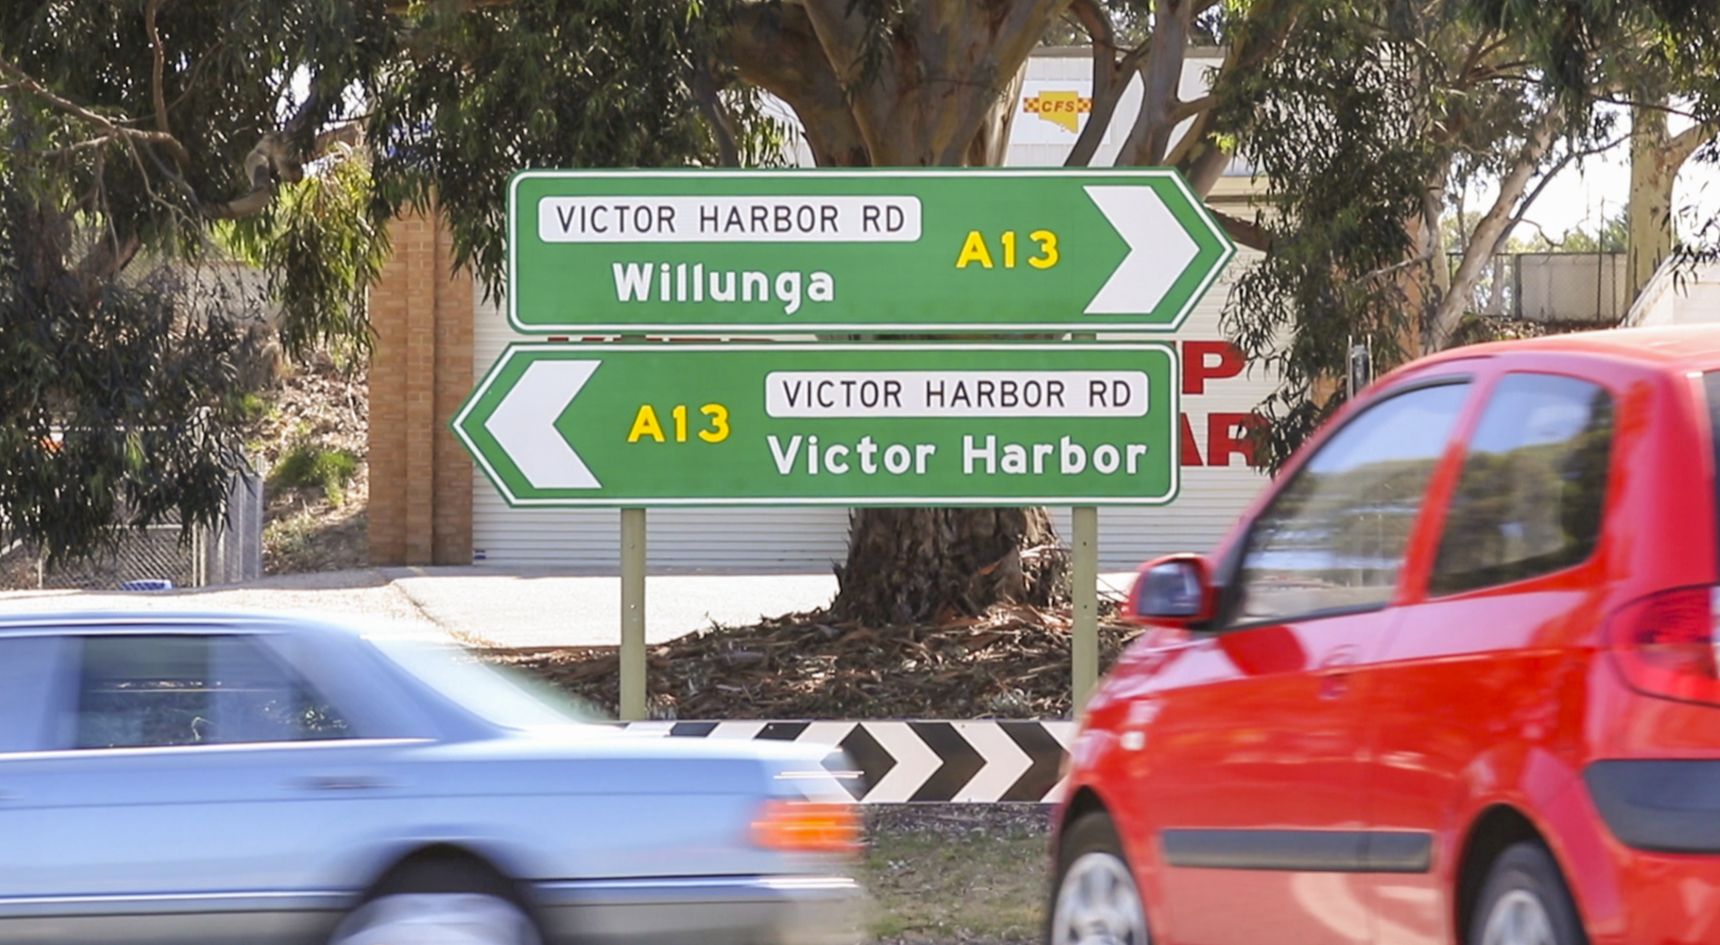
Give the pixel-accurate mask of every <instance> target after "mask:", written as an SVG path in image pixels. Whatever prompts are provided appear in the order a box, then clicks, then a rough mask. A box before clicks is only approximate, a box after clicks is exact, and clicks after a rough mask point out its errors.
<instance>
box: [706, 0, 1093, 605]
mask: <svg viewBox="0 0 1720 945" xmlns="http://www.w3.org/2000/svg"><path fill="white" fill-rule="evenodd" d="M1068 3H1069V0H920V2H918V3H912V4H907V5H906V7H905V8H904V9H903V10H901V11H899V12H892V6H891V5H890V4H885V3H882V2H875V0H873V2H869V0H803V2H799V3H784V4H780V5H776V4H764V3H757V4H745V5H742V6H741V7H740V8H739V9H738V11H737V14H736V21H735V23H734V26H733V30H732V32H731V36H730V40H729V43H728V50H729V53H730V56H731V58H732V61H733V62H732V64H733V65H734V67H735V69H736V71H737V72H738V74H739V75H740V76H741V78H743V79H746V80H747V81H749V82H752V83H754V84H756V85H758V86H761V87H763V88H765V89H768V90H769V91H771V92H773V93H775V94H776V95H778V96H779V97H781V98H782V99H783V100H784V101H786V102H788V103H789V105H790V106H791V107H792V108H794V110H795V113H796V114H797V115H798V116H799V118H800V120H801V123H802V126H803V127H804V129H805V135H806V142H807V145H808V147H809V148H810V149H811V150H812V153H813V156H814V158H815V159H816V160H817V162H818V163H819V164H820V165H822V166H877V167H926V166H964V165H965V166H973V165H982V164H996V163H999V162H1001V160H1002V158H1003V150H1004V146H1005V145H1006V144H1007V142H1008V137H1009V126H1010V121H1011V118H1012V113H1013V110H1014V104H1015V99H1016V97H1017V94H1018V92H1019V90H1020V86H1021V77H1022V75H1023V72H1024V69H1025V66H1026V62H1027V57H1028V54H1029V53H1030V52H1032V50H1033V48H1034V46H1035V45H1036V44H1037V43H1038V41H1039V37H1040V36H1042V35H1043V34H1044V33H1045V30H1046V28H1047V27H1048V26H1049V25H1050V23H1051V22H1052V20H1053V19H1054V18H1055V17H1057V16H1060V15H1061V14H1062V13H1063V10H1064V8H1065V7H1067V5H1068ZM1056 545H1057V539H1056V535H1055V533H1054V531H1053V529H1052V526H1051V519H1050V516H1049V515H1048V514H1047V513H1046V511H1045V510H1044V509H1042V508H1011V509H917V508H914V509H860V510H857V511H855V512H854V514H853V516H852V517H851V520H850V533H849V544H848V560H847V561H846V562H845V563H844V564H843V565H841V566H840V567H838V568H837V569H836V574H837V579H838V587H839V590H838V591H837V595H836V601H835V603H834V604H833V605H832V606H833V610H834V611H835V612H836V613H837V614H838V615H840V616H841V617H843V618H845V619H852V620H859V621H862V622H865V623H869V624H873V625H886V624H900V623H907V622H911V621H916V620H927V619H934V618H942V617H949V616H967V615H975V614H978V613H981V612H983V611H984V610H985V609H986V608H988V607H990V606H992V605H993V604H996V603H998V602H1000V601H1021V602H1028V603H1037V604H1045V603H1050V602H1051V601H1052V600H1053V598H1054V597H1055V596H1057V594H1058V593H1059V592H1060V588H1062V586H1063V585H1064V583H1065V582H1064V569H1065V560H1064V556H1063V555H1062V554H1060V553H1058V552H1057V550H1056Z"/></svg>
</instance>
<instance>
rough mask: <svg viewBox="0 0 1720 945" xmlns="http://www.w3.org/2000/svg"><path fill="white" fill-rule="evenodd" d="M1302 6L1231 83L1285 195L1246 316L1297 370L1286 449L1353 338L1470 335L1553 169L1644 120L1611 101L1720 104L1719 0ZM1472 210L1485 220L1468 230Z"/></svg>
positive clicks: (1321, 0)
mask: <svg viewBox="0 0 1720 945" xmlns="http://www.w3.org/2000/svg"><path fill="white" fill-rule="evenodd" d="M1293 6H1294V8H1295V9H1294V25H1293V26H1292V28H1291V29H1290V30H1288V31H1287V32H1285V33H1283V34H1282V41H1281V45H1280V46H1279V49H1280V51H1279V52H1278V54H1276V55H1275V56H1273V57H1271V58H1270V59H1268V60H1266V61H1264V62H1262V63H1261V64H1260V66H1259V68H1257V69H1254V70H1250V71H1248V72H1231V73H1227V74H1224V75H1221V76H1219V77H1218V81H1217V83H1216V90H1217V93H1218V97H1219V98H1220V100H1221V102H1222V106H1221V110H1220V117H1219V119H1218V125H1219V126H1220V127H1221V128H1222V129H1223V130H1224V131H1225V132H1227V133H1228V134H1230V135H1232V136H1234V140H1235V141H1236V143H1237V147H1238V149H1239V151H1240V153H1242V154H1243V155H1244V156H1245V157H1246V158H1247V159H1248V160H1249V161H1250V162H1251V163H1252V164H1253V166H1254V169H1255V172H1256V173H1257V174H1258V175H1259V179H1260V180H1262V181H1263V182H1264V185H1265V187H1266V188H1267V192H1268V198H1269V199H1268V204H1269V207H1268V208H1266V209H1263V210H1262V211H1261V212H1260V213H1259V215H1258V217H1257V223H1258V225H1259V227H1260V229H1261V232H1262V233H1263V235H1264V236H1265V239H1263V240H1262V241H1260V243H1259V245H1260V246H1261V247H1262V248H1264V249H1265V250H1266V254H1265V256H1264V259H1263V260H1262V261H1261V262H1260V263H1259V264H1258V265H1257V266H1254V267H1252V268H1250V269H1249V270H1248V271H1247V272H1246V273H1244V274H1243V275H1242V277H1241V278H1240V279H1239V280H1238V282H1237V285H1236V288H1235V291H1234V293H1233V294H1232V296H1231V298H1230V300H1229V303H1228V307H1227V310H1226V325H1227V328H1228V330H1229V332H1230V334H1231V335H1232V336H1233V338H1234V339H1235V340H1236V341H1237V343H1238V344H1239V346H1240V347H1241V348H1242V349H1243V350H1244V352H1245V353H1246V354H1247V355H1248V356H1249V357H1250V359H1251V360H1259V361H1263V362H1265V363H1267V364H1269V365H1270V366H1272V367H1273V368H1274V369H1275V371H1276V373H1278V375H1279V376H1280V378H1281V381H1280V384H1279V387H1278V389H1277V390H1276V391H1275V392H1274V393H1273V394H1272V395H1271V396H1270V397H1269V398H1268V399H1267V401H1266V402H1265V403H1264V404H1262V408H1261V409H1262V412H1263V413H1265V414H1267V415H1268V416H1269V417H1270V418H1271V420H1272V423H1271V424H1270V425H1268V426H1267V427H1265V428H1264V429H1263V431H1262V432H1263V435H1264V436H1265V437H1266V443H1264V444H1263V445H1264V447H1265V449H1264V450H1263V453H1262V455H1263V456H1264V457H1265V458H1266V460H1267V462H1268V464H1269V465H1271V466H1273V467H1276V466H1277V465H1278V464H1279V463H1281V462H1282V461H1283V460H1284V459H1286V458H1287V457H1288V456H1289V454H1290V453H1291V452H1292V451H1293V450H1294V449H1295V447H1296V446H1298V445H1299V444H1300V443H1301V442H1302V441H1303V440H1304V439H1305V438H1306V437H1307V435H1308V434H1309V433H1311V432H1312V430H1313V429H1314V428H1315V427H1316V426H1317V425H1318V424H1319V423H1320V422H1321V421H1322V420H1324V419H1325V418H1326V417H1328V416H1330V415H1331V414H1332V413H1333V412H1334V411H1335V410H1336V409H1337V408H1338V407H1339V406H1341V405H1342V403H1343V402H1344V400H1345V398H1346V387H1345V385H1344V383H1343V379H1344V378H1345V376H1346V367H1347V363H1348V357H1349V352H1350V350H1351V348H1352V347H1353V346H1358V345H1360V346H1366V347H1367V348H1368V349H1370V351H1371V355H1372V361H1373V364H1374V366H1375V368H1376V371H1383V370H1386V369H1389V368H1391V367H1395V366H1396V365H1398V364H1400V363H1402V362H1403V361H1405V360H1407V359H1409V358H1411V357H1414V356H1416V355H1419V354H1422V353H1426V352H1429V351H1433V350H1438V349H1440V348H1443V347H1445V346H1446V345H1448V344H1450V343H1452V341H1453V340H1454V339H1455V338H1457V337H1459V336H1460V333H1459V332H1458V331H1457V328H1458V327H1459V323H1460V320H1461V318H1462V317H1463V314H1464V310H1465V307H1466V304H1467V301H1466V300H1467V299H1468V296H1469V293H1470V292H1471V291H1472V290H1473V289H1474V286H1475V285H1476V281H1475V280H1476V279H1477V278H1478V277H1479V274H1480V273H1481V272H1482V271H1483V269H1484V267H1485V264H1486V262H1487V260H1489V259H1490V258H1491V257H1492V256H1493V255H1494V254H1495V253H1496V252H1497V251H1499V250H1500V249H1501V248H1503V246H1504V245H1505V242H1506V240H1507V239H1508V238H1509V236H1510V233H1511V229H1512V227H1513V226H1514V225H1515V223H1516V222H1517V221H1518V220H1519V219H1521V217H1522V215H1523V214H1524V213H1525V212H1526V211H1527V209H1528V207H1529V206H1530V205H1531V204H1532V203H1533V202H1534V200H1535V199H1536V197H1537V196H1538V195H1539V193H1540V191H1541V189H1542V187H1544V186H1545V183H1546V181H1547V180H1548V179H1549V178H1550V177H1551V176H1552V175H1553V174H1554V173H1557V172H1558V171H1559V170H1561V169H1562V168H1564V167H1566V166H1568V165H1570V164H1572V163H1574V162H1580V161H1582V160H1584V159H1585V158H1587V157H1589V156H1592V155H1594V154H1597V153H1600V152H1602V151H1606V150H1608V149H1610V148H1613V147H1615V146H1617V145H1618V144H1620V143H1621V142H1622V141H1623V140H1624V136H1626V135H1627V134H1628V133H1629V130H1628V129H1625V128H1620V127H1617V125H1618V120H1617V116H1618V109H1617V108H1613V107H1609V106H1617V105H1625V104H1632V103H1648V104H1650V105H1651V106H1653V105H1656V104H1657V103H1662V102H1665V101H1668V100H1672V101H1676V102H1677V103H1678V107H1679V108H1680V109H1682V110H1684V111H1685V112H1686V113H1687V114H1688V115H1690V116H1691V117H1693V118H1695V119H1696V120H1697V121H1698V122H1699V123H1713V122H1715V121H1716V119H1720V69H1716V68H1715V67H1716V65H1717V64H1720V61H1717V59H1716V57H1717V55H1720V6H1717V5H1714V4H1712V3H1692V2H1684V0H1647V2H1641V3H1621V2H1609V0H1562V2H1556V3H1551V4H1549V3H1542V2H1533V3H1530V2H1513V0H1387V2H1383V3H1379V2H1350V0H1299V2H1297V3H1295V4H1293ZM1244 22H1246V21H1244ZM1715 127H1720V126H1715ZM1710 133H1712V132H1710ZM1471 179H1479V180H1484V181H1486V182H1488V185H1489V186H1490V187H1491V188H1492V189H1493V191H1494V193H1495V194H1496V195H1497V196H1496V197H1495V198H1493V200H1492V203H1491V205H1490V206H1488V207H1486V208H1484V209H1483V210H1482V211H1480V212H1476V213H1473V214H1471V213H1469V212H1468V208H1466V207H1464V206H1463V205H1462V204H1461V203H1460V202H1459V201H1458V200H1457V199H1456V198H1455V197H1452V198H1448V197H1447V194H1461V193H1462V192H1464V191H1465V190H1466V188H1465V187H1464V184H1465V183H1466V182H1467V181H1469V180H1471ZM1453 212H1455V216H1456V217H1457V218H1458V219H1460V220H1463V221H1464V232H1463V233H1461V234H1460V236H1459V239H1458V243H1457V245H1456V246H1455V247H1448V246H1447V245H1446V240H1445V238H1444V234H1445V232H1446V230H1447V227H1446V225H1445V221H1444V220H1442V217H1446V215H1447V214H1451V213H1453ZM1448 248H1450V249H1454V250H1455V251H1456V254H1457V255H1458V256H1459V257H1460V264H1459V265H1457V266H1456V267H1455V268H1447V267H1448V262H1447V251H1448Z"/></svg>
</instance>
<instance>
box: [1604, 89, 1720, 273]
mask: <svg viewBox="0 0 1720 945" xmlns="http://www.w3.org/2000/svg"><path fill="white" fill-rule="evenodd" d="M1714 133H1715V129H1714V126H1712V125H1692V126H1691V127H1689V128H1687V129H1685V130H1684V131H1682V132H1680V133H1678V134H1677V135H1671V134H1668V133H1667V127H1666V111H1665V110H1664V109H1661V108H1655V107H1652V106H1643V105H1638V106H1636V107H1635V108H1633V109H1631V130H1630V203H1629V205H1628V207H1627V209H1626V210H1625V229H1626V232H1627V234H1628V238H1629V243H1628V246H1627V248H1626V258H1627V263H1628V268H1629V270H1630V297H1631V298H1632V299H1635V298H1636V297H1637V296H1638V295H1639V294H1641V292H1642V290H1643V287H1644V286H1646V285H1648V280H1650V279H1652V278H1654V272H1655V270H1656V269H1659V268H1660V264H1661V262H1662V261H1663V260H1665V259H1666V257H1668V256H1670V255H1672V213H1673V207H1672V188H1673V185H1674V184H1675V183H1676V182H1677V181H1678V171H1679V169H1680V168H1682V167H1683V166H1684V162H1685V161H1688V160H1689V159H1690V156H1691V155H1692V154H1695V153H1696V149H1697V148H1699V147H1701V146H1702V144H1703V143H1704V142H1706V141H1708V140H1709V139H1710V138H1713V137H1714Z"/></svg>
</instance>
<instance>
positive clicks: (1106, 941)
mask: <svg viewBox="0 0 1720 945" xmlns="http://www.w3.org/2000/svg"><path fill="white" fill-rule="evenodd" d="M1148 941H1149V936H1148V934H1147V919H1146V914H1145V912H1144V911H1143V910H1142V909H1141V894H1140V891H1139V890H1137V889H1136V888H1135V880H1134V877H1132V876H1130V875H1129V867H1128V865H1127V864H1125V863H1124V862H1123V861H1122V860H1121V859H1118V858H1117V856H1116V855H1115V854H1113V853H1109V852H1105V851H1091V852H1088V853H1083V854H1081V855H1080V856H1079V857H1077V858H1076V860H1075V862H1073V863H1071V864H1069V869H1068V870H1067V871H1065V872H1064V874H1063V881H1062V883H1061V885H1060V886H1059V887H1058V889H1057V905H1056V908H1055V910H1054V911H1053V913H1052V918H1051V945H1147V943H1148Z"/></svg>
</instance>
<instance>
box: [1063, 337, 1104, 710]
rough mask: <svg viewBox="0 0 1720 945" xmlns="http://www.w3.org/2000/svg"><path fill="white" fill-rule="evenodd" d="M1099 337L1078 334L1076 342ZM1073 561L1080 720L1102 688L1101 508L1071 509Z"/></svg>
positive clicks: (1072, 658) (1072, 654)
mask: <svg viewBox="0 0 1720 945" xmlns="http://www.w3.org/2000/svg"><path fill="white" fill-rule="evenodd" d="M1098 337H1099V336H1098V335H1096V334H1092V333H1090V332H1078V333H1076V334H1075V335H1074V336H1073V340H1075V341H1094V340H1097V338H1098ZM1070 527H1071V530H1072V531H1074V533H1075V534H1073V535H1071V536H1070V546H1071V547H1070V550H1071V552H1072V560H1071V561H1070V562H1069V585H1070V586H1069V596H1070V598H1071V600H1070V602H1069V604H1070V608H1069V609H1070V622H1069V684H1070V685H1069V715H1070V717H1071V718H1080V716H1081V709H1082V708H1083V707H1085V706H1086V705H1087V697H1088V696H1090V695H1092V694H1093V687H1095V686H1097V685H1098V684H1099V508H1098V506H1094V505H1077V506H1075V507H1074V508H1072V509H1070Z"/></svg>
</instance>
